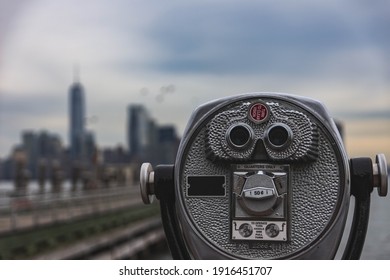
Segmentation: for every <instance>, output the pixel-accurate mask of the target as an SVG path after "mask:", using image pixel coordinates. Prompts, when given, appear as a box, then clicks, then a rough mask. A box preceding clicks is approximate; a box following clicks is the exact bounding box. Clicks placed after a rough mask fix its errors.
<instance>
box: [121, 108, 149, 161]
mask: <svg viewBox="0 0 390 280" xmlns="http://www.w3.org/2000/svg"><path fill="white" fill-rule="evenodd" d="M127 110H128V111H127V141H128V148H129V151H130V154H131V155H133V156H142V155H145V153H146V152H147V149H148V147H149V146H150V144H151V134H153V133H152V132H151V129H152V127H153V121H152V120H151V119H150V117H149V115H148V112H147V111H146V109H145V107H144V106H142V105H137V104H132V105H129V107H128V109H127Z"/></svg>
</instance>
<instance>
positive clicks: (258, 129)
mask: <svg viewBox="0 0 390 280" xmlns="http://www.w3.org/2000/svg"><path fill="white" fill-rule="evenodd" d="M250 105H251V103H250V102H244V103H242V104H240V105H237V106H236V107H232V108H230V109H229V110H227V111H223V112H221V113H219V114H217V115H216V116H215V117H214V118H213V119H212V120H211V121H210V123H209V124H208V125H207V130H206V144H205V145H206V153H207V157H208V158H209V159H212V160H215V159H217V160H230V161H246V160H250V159H251V155H252V153H253V151H254V149H255V143H256V141H253V142H252V145H251V146H250V147H248V148H247V149H246V150H245V151H237V149H233V148H231V147H230V145H229V144H228V142H227V140H226V137H224V136H225V134H226V132H227V131H228V129H229V127H230V126H231V125H233V124H235V123H245V124H247V125H249V126H250V127H251V128H252V129H253V131H254V132H255V135H256V139H255V140H258V139H264V138H265V131H266V130H267V128H269V127H270V126H272V125H273V124H275V123H282V124H285V125H287V126H288V127H289V128H290V129H291V130H292V133H293V140H292V143H291V145H289V147H288V148H287V149H285V150H283V151H275V150H274V149H272V147H269V146H267V145H266V146H265V148H266V150H267V153H268V155H269V157H270V158H271V159H273V160H284V161H286V160H287V161H296V160H315V159H316V157H317V154H318V132H317V127H316V125H315V124H314V123H313V122H312V121H311V120H310V119H309V118H308V117H307V116H306V115H305V114H303V113H301V112H299V111H297V110H291V109H287V108H285V107H282V106H280V105H279V104H278V103H274V102H268V103H267V105H268V106H269V108H270V110H271V117H270V119H269V120H268V121H267V122H264V123H261V124H256V123H254V122H252V121H250V120H249V119H248V117H247V114H248V113H247V112H248V110H249V106H250ZM265 144H266V143H265Z"/></svg>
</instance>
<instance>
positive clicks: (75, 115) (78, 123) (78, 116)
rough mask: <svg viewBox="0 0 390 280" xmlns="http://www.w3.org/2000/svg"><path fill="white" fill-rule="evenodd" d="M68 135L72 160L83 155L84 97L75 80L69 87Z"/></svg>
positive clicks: (81, 158)
mask: <svg viewBox="0 0 390 280" xmlns="http://www.w3.org/2000/svg"><path fill="white" fill-rule="evenodd" d="M69 118H70V120H69V121H70V122H69V135H70V139H69V140H70V155H71V158H72V159H73V160H83V159H84V156H85V147H84V146H85V123H84V121H85V99H84V89H83V86H82V85H81V83H80V82H78V81H77V80H76V81H75V82H74V83H73V84H72V85H71V87H70V89H69Z"/></svg>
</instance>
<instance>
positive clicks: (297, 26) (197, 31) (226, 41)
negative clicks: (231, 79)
mask: <svg viewBox="0 0 390 280" xmlns="http://www.w3.org/2000/svg"><path fill="white" fill-rule="evenodd" d="M245 4H247V5H245ZM245 4H243V5H233V4H232V3H228V4H227V5H220V3H217V4H205V3H204V2H202V4H199V3H191V4H189V5H185V6H184V5H179V6H177V7H173V8H172V9H171V10H169V11H167V12H166V13H164V14H161V15H159V16H158V17H157V18H156V19H155V24H153V25H152V26H151V27H150V30H149V34H148V36H149V37H150V38H152V42H153V44H154V45H156V46H158V48H157V49H158V50H159V51H158V52H157V56H156V55H155V56H154V59H155V61H154V63H151V65H150V66H151V67H156V69H158V70H159V71H161V72H168V73H175V74H177V75H182V74H197V73H203V74H204V73H208V74H210V75H221V74H234V75H237V76H242V75H254V74H256V75H259V74H269V73H272V74H275V75H290V76H291V75H293V76H300V77H302V76H303V75H306V78H310V77H311V76H313V75H317V76H319V75H324V72H325V74H326V75H332V70H333V69H332V68H335V67H336V66H338V65H337V64H336V65H335V64H333V65H331V64H330V63H329V59H332V58H333V57H337V56H338V54H345V53H346V52H347V51H353V52H357V51H359V50H360V49H361V48H367V46H366V45H367V44H368V42H367V41H366V34H364V32H365V30H361V29H359V28H360V25H361V22H360V21H359V19H358V18H353V15H354V14H353V13H351V14H349V15H346V14H342V13H340V12H338V11H337V10H336V9H334V10H332V9H329V7H327V9H321V7H312V6H309V7H305V6H299V7H300V9H297V8H295V9H294V8H293V9H291V10H287V8H290V6H289V7H287V8H282V7H276V5H272V6H270V5H269V4H267V3H266V4H264V3H263V2H262V3H253V2H251V3H250V4H248V2H245ZM344 8H345V7H344ZM357 9H358V8H357ZM358 10H359V9H358ZM352 11H353V9H352ZM351 17H352V19H351ZM346 18H348V20H347V19H346ZM330 19H331V20H330ZM370 30H371V29H370ZM381 30H383V28H382V29H381ZM382 39H383V38H382ZM386 40H387V41H389V39H386ZM361 59H362V60H361V62H362V63H363V62H365V60H364V59H365V57H362V58H361ZM348 62H350V63H351V62H353V61H351V60H350V61H348ZM344 68H347V67H345V66H344ZM346 70H350V71H351V70H352V71H353V70H354V68H352V67H351V68H350V69H346Z"/></svg>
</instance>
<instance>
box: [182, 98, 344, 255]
mask: <svg viewBox="0 0 390 280" xmlns="http://www.w3.org/2000/svg"><path fill="white" fill-rule="evenodd" d="M262 101H263V102H267V105H268V106H269V107H270V108H271V111H272V115H271V116H270V118H269V120H268V121H267V122H265V123H262V124H254V123H252V122H251V121H250V120H248V118H247V108H248V106H249V105H250V102H237V103H235V104H233V105H231V106H230V107H229V108H228V110H227V111H226V109H225V110H223V111H220V112H217V113H216V114H215V116H212V119H211V120H210V121H209V122H208V124H206V125H205V126H204V127H203V128H202V129H201V130H200V131H199V133H198V134H197V135H193V136H192V137H191V139H192V141H190V142H189V143H188V145H189V148H188V151H187V155H186V159H185V161H184V164H183V169H182V172H181V177H180V186H179V188H180V191H181V194H182V196H181V199H182V200H183V201H182V203H183V204H184V206H185V208H186V209H187V215H188V220H189V221H188V222H189V223H190V224H191V226H192V228H194V229H195V230H196V231H199V233H200V235H201V236H203V237H202V238H203V239H204V240H206V241H207V242H208V243H209V244H211V246H215V248H219V249H221V250H222V251H224V252H225V253H226V254H228V255H232V256H235V257H242V258H256V259H263V258H283V257H286V256H289V255H292V254H294V253H297V252H298V251H300V250H303V249H305V248H306V247H307V246H309V245H311V244H312V243H313V242H315V241H316V239H317V238H318V237H319V236H320V235H321V234H322V233H323V232H324V231H325V230H327V226H329V224H330V222H331V220H332V219H333V218H334V216H335V211H336V206H337V203H338V202H339V200H340V199H341V198H340V197H341V196H342V195H343V194H341V193H340V192H341V190H340V189H341V188H342V187H341V185H342V184H344V182H341V180H342V179H341V178H342V177H343V176H340V170H342V167H341V166H340V164H341V163H339V160H338V159H337V156H336V154H337V153H336V152H335V148H336V146H335V145H334V143H332V141H331V139H329V137H328V136H327V133H325V132H324V131H325V130H324V129H322V127H321V123H318V122H317V121H316V120H315V119H313V118H311V117H310V115H309V114H305V113H304V112H302V110H301V111H300V110H299V108H295V107H294V106H292V105H291V104H289V103H286V104H282V103H281V102H279V103H275V102H273V101H272V100H266V99H263V100H262ZM240 112H242V114H241V113H240ZM234 122H244V123H247V124H248V125H250V126H251V127H252V128H253V130H254V131H255V135H257V137H260V138H261V137H264V131H265V130H266V128H267V127H268V126H269V125H270V124H272V123H276V122H281V123H284V124H286V125H288V126H289V127H290V128H291V129H292V131H293V133H294V139H293V142H292V144H291V146H290V147H289V148H288V149H287V150H286V151H283V152H275V151H273V150H271V149H268V148H267V147H266V148H267V152H268V154H269V156H270V157H271V158H272V159H273V160H275V161H277V162H281V161H290V162H293V163H291V165H290V167H291V168H290V176H291V188H292V189H291V191H292V197H291V216H290V217H291V240H290V241H289V242H285V243H279V242H276V243H272V242H264V241H263V242H260V241H256V242H249V241H240V242H234V241H232V240H231V239H230V235H229V234H230V218H231V216H230V215H231V213H230V210H231V209H230V208H229V207H230V204H231V203H230V199H231V188H232V182H231V180H232V177H231V163H232V162H239V161H241V160H244V161H248V160H250V158H251V153H252V152H253V149H254V147H253V148H252V149H251V148H248V150H247V151H246V152H242V151H240V152H237V151H234V150H233V149H231V148H230V147H229V146H228V145H227V143H226V137H224V133H225V132H224V131H225V130H226V129H227V128H228V127H229V126H230V125H231V124H232V123H234ZM221 135H223V137H221ZM210 155H211V156H210ZM216 158H217V159H218V161H217V162H214V161H213V160H215V159H216ZM210 159H212V160H210ZM188 175H191V176H193V175H224V176H226V188H227V190H226V196H225V197H218V198H194V197H187V195H186V190H187V187H188V186H187V185H186V179H185V178H186V176H188ZM336 243H337V242H336Z"/></svg>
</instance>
